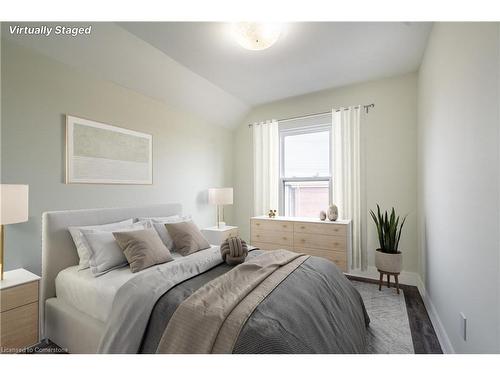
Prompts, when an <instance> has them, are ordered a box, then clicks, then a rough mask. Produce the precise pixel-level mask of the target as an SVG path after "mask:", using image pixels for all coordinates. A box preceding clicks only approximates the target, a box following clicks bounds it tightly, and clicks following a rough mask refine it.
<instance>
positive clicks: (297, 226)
mask: <svg viewBox="0 0 500 375" xmlns="http://www.w3.org/2000/svg"><path fill="white" fill-rule="evenodd" d="M293 230H294V232H296V233H309V234H325V235H330V236H342V237H345V236H346V226H345V225H342V224H330V223H304V222H299V223H294V224H293Z"/></svg>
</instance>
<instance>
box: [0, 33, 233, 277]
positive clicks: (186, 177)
mask: <svg viewBox="0 0 500 375" xmlns="http://www.w3.org/2000/svg"><path fill="white" fill-rule="evenodd" d="M1 58H2V81H1V84H2V86H1V87H2V95H1V100H2V150H1V151H2V154H1V164H2V182H4V183H26V184H29V185H30V207H29V208H30V215H29V222H27V223H22V224H16V225H11V226H8V227H7V229H6V245H5V250H6V259H5V260H6V269H7V270H9V269H14V268H18V267H25V268H27V269H29V270H30V271H33V272H35V273H38V274H40V271H41V217H42V212H44V211H47V210H67V209H73V208H93V207H125V206H136V205H141V204H153V203H168V202H180V203H182V204H183V206H184V212H186V213H190V214H192V215H193V216H194V219H195V220H196V222H197V223H198V224H199V225H200V226H207V225H213V224H214V222H215V209H214V207H212V206H209V205H208V204H207V197H206V191H207V189H208V188H209V187H213V186H224V185H230V184H231V181H232V175H231V172H232V164H231V155H232V132H231V130H229V129H226V128H223V127H218V126H214V125H209V124H208V122H207V120H206V119H203V118H200V117H196V116H195V115H192V114H190V113H186V112H183V111H180V110H179V109H177V108H173V107H169V106H168V105H166V104H165V103H163V102H161V101H158V100H155V99H152V98H150V97H147V96H144V95H142V94H140V93H137V92H135V91H132V90H130V89H127V88H124V87H122V86H119V85H117V84H114V83H111V82H109V81H105V80H102V79H97V78H95V77H94V76H91V75H90V74H87V73H84V72H82V71H79V70H77V69H75V68H71V67H69V66H67V65H65V64H62V63H60V62H56V61H54V60H52V59H50V58H48V57H45V56H43V55H41V54H38V53H36V52H33V51H30V50H28V49H25V48H24V47H20V46H18V45H16V44H14V43H13V42H12V41H6V40H2V53H1ZM219 110H221V111H222V110H223V108H219ZM65 114H73V115H76V116H81V117H85V118H89V119H93V120H96V121H102V122H105V123H109V124H112V125H117V126H121V127H125V128H130V129H134V130H138V131H143V132H146V133H150V134H152V135H153V163H154V165H153V167H154V170H153V176H154V184H153V185H152V186H149V185H147V186H131V185H84V184H83V185H78V184H72V185H66V184H64V162H65V156H64V145H65V137H64V134H65V133H64V124H65V117H64V115H65ZM229 214H230V212H229ZM228 219H229V218H228Z"/></svg>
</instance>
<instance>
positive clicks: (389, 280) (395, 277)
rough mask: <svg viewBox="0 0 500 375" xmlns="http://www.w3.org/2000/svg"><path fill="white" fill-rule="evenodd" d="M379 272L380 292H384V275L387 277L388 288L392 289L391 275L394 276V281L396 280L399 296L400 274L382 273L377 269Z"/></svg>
mask: <svg viewBox="0 0 500 375" xmlns="http://www.w3.org/2000/svg"><path fill="white" fill-rule="evenodd" d="M377 271H378V272H379V273H380V279H379V282H378V290H382V284H383V282H384V275H387V287H388V288H390V287H391V275H392V276H394V280H395V284H396V291H397V292H398V294H399V280H398V277H399V272H398V273H394V272H386V271H381V270H379V269H377Z"/></svg>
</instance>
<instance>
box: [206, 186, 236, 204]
mask: <svg viewBox="0 0 500 375" xmlns="http://www.w3.org/2000/svg"><path fill="white" fill-rule="evenodd" d="M208 203H210V204H218V205H223V204H233V188H211V189H208Z"/></svg>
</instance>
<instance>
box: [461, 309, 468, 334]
mask: <svg viewBox="0 0 500 375" xmlns="http://www.w3.org/2000/svg"><path fill="white" fill-rule="evenodd" d="M460 328H461V333H462V338H463V339H464V341H467V318H466V317H465V315H464V313H462V312H461V313H460Z"/></svg>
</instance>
